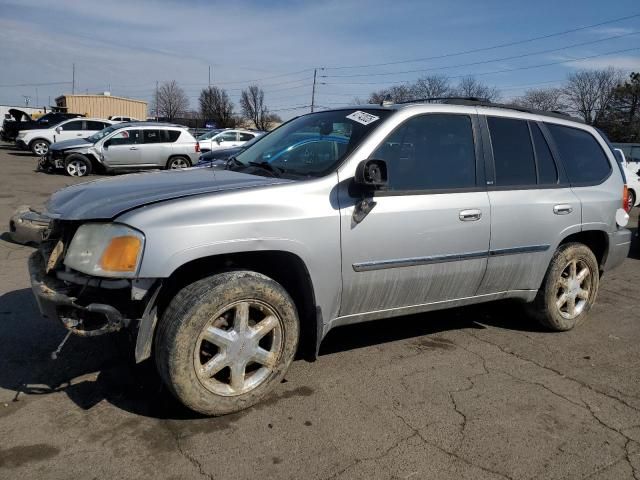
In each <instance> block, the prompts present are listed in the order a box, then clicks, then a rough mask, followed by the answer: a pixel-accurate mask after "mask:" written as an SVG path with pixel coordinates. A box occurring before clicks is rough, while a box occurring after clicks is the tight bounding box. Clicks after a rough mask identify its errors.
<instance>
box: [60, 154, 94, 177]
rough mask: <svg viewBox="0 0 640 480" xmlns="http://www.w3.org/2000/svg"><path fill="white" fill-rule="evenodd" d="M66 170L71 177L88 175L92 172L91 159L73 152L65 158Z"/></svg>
mask: <svg viewBox="0 0 640 480" xmlns="http://www.w3.org/2000/svg"><path fill="white" fill-rule="evenodd" d="M64 171H65V172H66V173H67V175H69V176H70V177H86V176H87V175H89V174H90V173H91V160H89V159H88V158H87V157H85V156H84V155H81V154H79V153H72V154H71V155H69V156H68V157H67V158H65V160H64Z"/></svg>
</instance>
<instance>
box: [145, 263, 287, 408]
mask: <svg viewBox="0 0 640 480" xmlns="http://www.w3.org/2000/svg"><path fill="white" fill-rule="evenodd" d="M298 337H299V321H298V314H297V311H296V308H295V304H294V303H293V300H292V299H291V297H290V296H289V294H288V293H287V292H286V290H285V289H284V288H283V287H282V286H281V285H280V284H278V283H277V282H275V281H274V280H272V279H270V278H268V277H266V276H264V275H261V274H259V273H255V272H249V271H234V272H226V273H220V274H217V275H213V276H211V277H207V278H205V279H203V280H199V281H197V282H195V283H192V284H191V285H188V286H186V287H185V288H183V289H182V290H180V291H179V292H178V293H177V294H176V296H175V297H174V298H173V299H172V300H171V302H170V304H169V306H168V307H167V309H166V311H165V312H164V314H163V315H162V318H161V319H160V322H159V325H158V331H157V334H156V340H155V342H156V343H155V358H156V365H157V368H158V372H159V373H160V376H161V378H162V380H163V382H164V383H165V384H166V385H167V387H168V388H169V390H170V391H171V392H172V393H173V394H174V395H175V396H176V397H177V398H178V399H179V400H180V401H181V402H182V403H184V404H185V405H186V406H187V407H189V408H190V409H192V410H195V411H196V412H200V413H202V414H205V415H224V414H227V413H233V412H237V411H239V410H243V409H245V408H248V407H250V406H251V405H253V404H255V403H257V402H258V401H259V400H260V399H261V398H263V397H264V396H265V395H266V394H268V393H269V392H270V391H271V390H273V389H274V388H275V387H276V386H277V385H278V384H279V383H280V381H281V380H282V378H283V377H284V375H285V373H286V372H287V370H288V368H289V365H290V364H291V361H292V360H293V357H294V355H295V353H296V349H297V346H298Z"/></svg>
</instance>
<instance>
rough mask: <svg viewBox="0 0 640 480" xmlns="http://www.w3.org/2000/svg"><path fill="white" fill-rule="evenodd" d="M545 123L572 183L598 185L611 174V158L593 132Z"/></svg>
mask: <svg viewBox="0 0 640 480" xmlns="http://www.w3.org/2000/svg"><path fill="white" fill-rule="evenodd" d="M545 125H546V126H547V128H548V129H549V131H550V132H551V135H552V137H553V140H554V142H555V144H556V147H557V149H558V152H559V153H560V158H561V160H562V164H563V165H564V169H565V170H566V172H567V176H568V177H569V182H571V184H572V185H596V184H598V183H601V182H602V181H604V180H605V179H606V178H607V177H608V176H609V174H610V173H611V164H610V163H609V159H608V158H607V156H606V155H605V153H604V150H603V149H602V147H601V146H600V144H599V143H598V141H597V140H596V139H595V138H594V136H593V135H591V133H589V132H587V131H585V130H581V129H579V128H572V127H565V126H563V125H556V124H552V123H546V124H545Z"/></svg>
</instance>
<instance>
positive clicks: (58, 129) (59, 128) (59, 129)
mask: <svg viewBox="0 0 640 480" xmlns="http://www.w3.org/2000/svg"><path fill="white" fill-rule="evenodd" d="M62 130H64V129H63V128H62V127H57V128H56V133H60V132H61V131H62Z"/></svg>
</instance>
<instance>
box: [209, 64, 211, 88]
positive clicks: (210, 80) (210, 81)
mask: <svg viewBox="0 0 640 480" xmlns="http://www.w3.org/2000/svg"><path fill="white" fill-rule="evenodd" d="M209 88H211V65H209Z"/></svg>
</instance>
